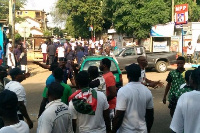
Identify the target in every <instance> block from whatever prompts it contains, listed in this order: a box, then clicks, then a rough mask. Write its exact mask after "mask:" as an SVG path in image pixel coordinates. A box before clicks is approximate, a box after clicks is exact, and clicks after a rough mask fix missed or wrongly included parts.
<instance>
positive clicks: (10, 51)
mask: <svg viewBox="0 0 200 133" xmlns="http://www.w3.org/2000/svg"><path fill="white" fill-rule="evenodd" d="M3 63H4V64H3ZM1 65H4V66H8V69H9V71H10V70H11V69H13V68H16V67H18V68H20V69H21V70H22V71H23V72H24V73H27V72H28V67H27V49H26V47H23V44H22V43H17V44H16V45H15V46H12V39H9V42H8V43H7V44H5V45H4V48H2V47H1V46H0V66H1Z"/></svg>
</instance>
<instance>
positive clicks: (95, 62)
mask: <svg viewBox="0 0 200 133" xmlns="http://www.w3.org/2000/svg"><path fill="white" fill-rule="evenodd" d="M100 61H101V60H92V61H86V62H85V64H84V67H83V71H87V70H88V68H89V67H90V66H97V67H98V68H99V66H100ZM110 71H112V72H113V71H117V67H116V65H115V63H114V61H112V60H111V67H110ZM99 72H100V70H99Z"/></svg>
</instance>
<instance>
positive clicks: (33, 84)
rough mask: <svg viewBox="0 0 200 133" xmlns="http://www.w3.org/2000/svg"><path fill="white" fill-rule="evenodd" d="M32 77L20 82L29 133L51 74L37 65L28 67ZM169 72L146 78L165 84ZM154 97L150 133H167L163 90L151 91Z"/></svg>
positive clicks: (167, 114) (125, 79) (168, 122)
mask: <svg viewBox="0 0 200 133" xmlns="http://www.w3.org/2000/svg"><path fill="white" fill-rule="evenodd" d="M29 68H30V70H31V72H32V75H31V77H30V78H28V79H26V80H25V81H23V82H22V84H23V85H24V87H25V89H26V93H27V108H28V113H29V115H30V116H31V118H32V119H33V120H34V128H33V129H32V130H31V133H35V132H36V129H37V115H38V110H39V106H40V102H41V100H42V91H43V88H44V86H45V80H46V78H47V77H48V76H49V75H50V73H51V72H49V71H48V70H45V69H42V68H40V67H39V66H37V65H30V66H29ZM168 73H169V71H167V72H165V73H157V72H147V78H149V79H150V80H161V81H163V82H164V83H165V85H166V82H165V79H166V76H167V74H168ZM123 81H124V85H125V84H126V83H127V82H128V81H127V78H126V74H124V75H123ZM150 89H151V88H150ZM151 91H152V94H153V97H154V106H155V120H154V125H153V128H152V133H169V132H170V130H169V124H170V121H171V118H170V115H169V110H168V108H167V105H163V104H162V97H163V93H164V88H158V89H156V90H154V89H151Z"/></svg>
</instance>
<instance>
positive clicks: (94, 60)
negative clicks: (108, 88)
mask: <svg viewBox="0 0 200 133" xmlns="http://www.w3.org/2000/svg"><path fill="white" fill-rule="evenodd" d="M104 58H108V59H109V60H111V67H110V71H111V72H112V73H113V74H114V76H115V80H116V87H117V88H118V89H119V88H120V87H122V86H123V80H122V73H121V70H120V69H119V66H118V64H117V62H116V61H115V60H114V59H113V58H112V57H109V56H86V57H84V58H82V61H81V66H80V71H87V70H88V68H89V67H90V66H97V67H98V68H99V65H100V62H101V60H102V59H104ZM99 73H100V74H102V72H101V71H100V70H99Z"/></svg>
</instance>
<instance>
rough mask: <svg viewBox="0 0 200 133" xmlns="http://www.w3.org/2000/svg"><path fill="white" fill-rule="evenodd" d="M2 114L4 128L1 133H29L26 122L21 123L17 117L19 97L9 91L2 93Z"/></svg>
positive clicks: (0, 112) (0, 110)
mask: <svg viewBox="0 0 200 133" xmlns="http://www.w3.org/2000/svg"><path fill="white" fill-rule="evenodd" d="M0 99H1V100H0V114H1V117H2V119H3V122H4V127H2V128H1V129H0V133H29V127H28V125H27V124H26V122H24V121H20V120H19V119H18V115H17V108H18V100H17V95H16V94H15V93H14V92H12V91H9V90H4V91H3V92H1V93H0Z"/></svg>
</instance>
